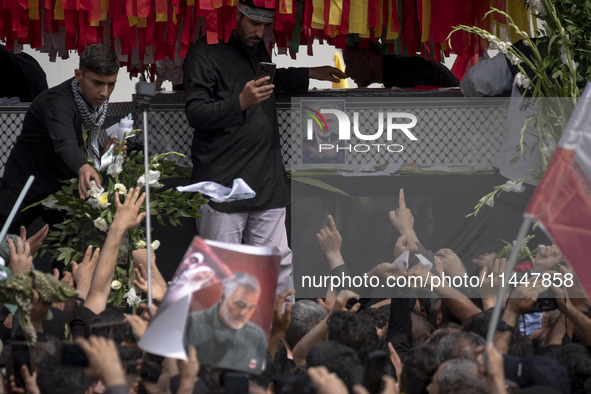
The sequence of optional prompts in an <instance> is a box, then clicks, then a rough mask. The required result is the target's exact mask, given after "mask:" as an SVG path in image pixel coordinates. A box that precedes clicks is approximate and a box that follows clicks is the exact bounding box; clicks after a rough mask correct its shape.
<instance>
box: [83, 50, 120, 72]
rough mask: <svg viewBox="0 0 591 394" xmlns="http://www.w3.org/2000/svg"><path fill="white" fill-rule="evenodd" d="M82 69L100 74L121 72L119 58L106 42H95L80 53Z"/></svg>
mask: <svg viewBox="0 0 591 394" xmlns="http://www.w3.org/2000/svg"><path fill="white" fill-rule="evenodd" d="M79 68H80V70H81V71H82V72H87V71H90V72H93V73H95V74H98V75H113V74H117V73H118V72H119V59H117V55H116V54H115V52H113V50H112V49H111V48H109V47H108V46H106V45H105V44H93V45H90V46H88V47H86V49H84V51H82V54H81V55H80V67H79Z"/></svg>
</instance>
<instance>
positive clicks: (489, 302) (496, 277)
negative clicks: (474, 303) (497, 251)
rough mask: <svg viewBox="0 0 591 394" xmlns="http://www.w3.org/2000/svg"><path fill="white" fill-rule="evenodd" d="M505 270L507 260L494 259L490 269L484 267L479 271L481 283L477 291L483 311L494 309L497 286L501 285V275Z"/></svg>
mask: <svg viewBox="0 0 591 394" xmlns="http://www.w3.org/2000/svg"><path fill="white" fill-rule="evenodd" d="M506 269H507V259H500V260H499V259H495V260H494V262H493V264H492V266H491V267H490V268H488V267H487V266H484V267H483V268H482V271H480V277H481V278H482V282H481V284H480V287H479V288H478V290H479V292H480V297H481V298H482V303H483V308H484V309H485V310H486V309H489V308H492V307H494V305H495V301H496V298H497V293H498V289H499V286H501V285H502V283H501V275H502V274H503V273H504V272H505V270H506ZM491 274H492V275H491Z"/></svg>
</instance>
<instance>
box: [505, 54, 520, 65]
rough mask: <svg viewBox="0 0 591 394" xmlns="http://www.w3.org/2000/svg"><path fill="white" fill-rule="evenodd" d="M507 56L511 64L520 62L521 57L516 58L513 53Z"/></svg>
mask: <svg viewBox="0 0 591 394" xmlns="http://www.w3.org/2000/svg"><path fill="white" fill-rule="evenodd" d="M507 56H508V57H509V61H510V62H511V64H512V65H514V66H517V65H519V64H521V59H520V58H518V57H517V56H516V55H515V54H512V53H511V54H509V55H507Z"/></svg>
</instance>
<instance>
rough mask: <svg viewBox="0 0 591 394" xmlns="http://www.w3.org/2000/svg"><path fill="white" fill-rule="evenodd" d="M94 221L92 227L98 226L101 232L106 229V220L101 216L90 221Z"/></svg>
mask: <svg viewBox="0 0 591 394" xmlns="http://www.w3.org/2000/svg"><path fill="white" fill-rule="evenodd" d="M92 222H93V223H94V227H96V228H98V229H99V230H101V231H102V232H105V231H107V227H108V226H107V221H106V220H105V219H103V218H96V219H94V220H93V221H92Z"/></svg>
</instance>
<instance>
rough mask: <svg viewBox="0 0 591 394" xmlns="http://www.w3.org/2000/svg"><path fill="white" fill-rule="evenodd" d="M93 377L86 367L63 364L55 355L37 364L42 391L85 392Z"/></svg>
mask: <svg viewBox="0 0 591 394" xmlns="http://www.w3.org/2000/svg"><path fill="white" fill-rule="evenodd" d="M91 383H92V379H90V378H89V377H87V376H86V375H84V369H83V368H80V367H77V366H69V365H61V364H60V363H59V361H58V359H57V357H56V356H54V355H47V356H45V357H44V358H43V359H41V361H40V362H39V364H37V386H39V391H40V392H41V393H52V394H84V392H85V391H86V389H87V388H88V387H89V386H90V385H91Z"/></svg>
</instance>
